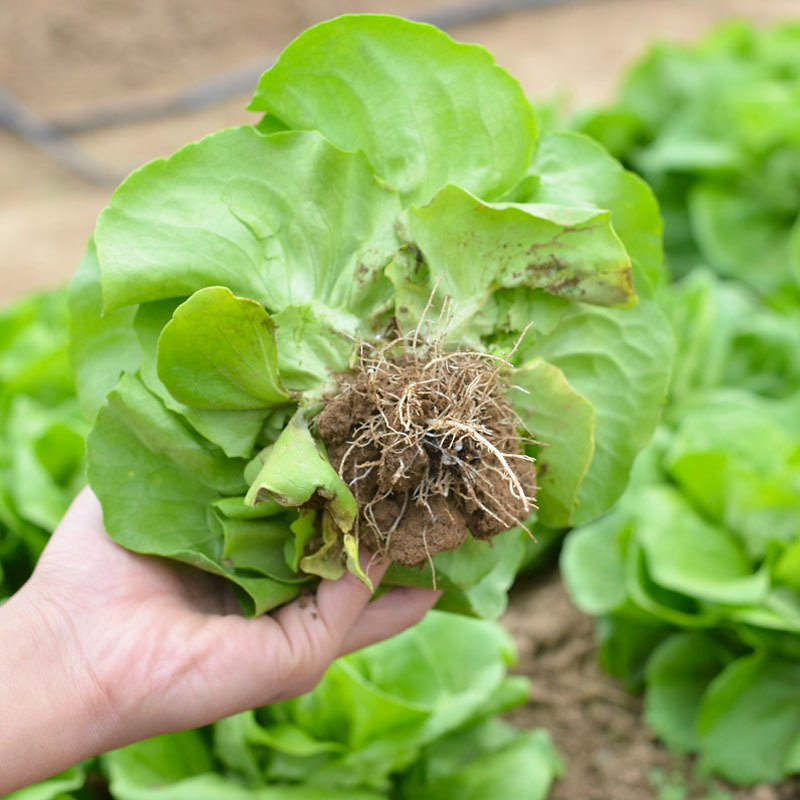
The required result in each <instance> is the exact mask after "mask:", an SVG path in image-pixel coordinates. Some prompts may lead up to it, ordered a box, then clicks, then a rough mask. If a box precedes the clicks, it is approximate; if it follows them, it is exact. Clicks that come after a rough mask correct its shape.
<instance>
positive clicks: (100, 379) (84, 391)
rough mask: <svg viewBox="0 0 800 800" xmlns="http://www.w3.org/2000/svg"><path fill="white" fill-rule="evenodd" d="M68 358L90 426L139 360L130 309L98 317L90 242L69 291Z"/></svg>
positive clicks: (99, 287)
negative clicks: (118, 384) (111, 394)
mask: <svg viewBox="0 0 800 800" xmlns="http://www.w3.org/2000/svg"><path fill="white" fill-rule="evenodd" d="M69 307H70V344H69V350H70V358H71V360H72V366H73V368H74V369H75V381H76V384H77V387H78V399H79V400H80V403H81V408H82V409H83V413H84V415H85V417H86V419H88V420H89V421H90V422H91V421H93V420H94V418H95V417H96V416H97V412H98V411H99V410H100V406H102V405H103V402H104V401H105V398H106V395H107V394H108V393H109V392H110V391H111V390H112V389H113V388H114V387H115V386H116V385H117V382H118V381H119V379H120V376H121V375H122V373H123V372H125V371H134V370H135V369H136V368H137V367H138V366H139V363H140V361H141V358H142V353H141V348H140V347H139V342H138V341H137V338H136V334H135V332H134V329H133V319H134V316H135V314H136V309H132V308H126V309H122V310H120V311H115V312H111V313H106V314H103V296H102V283H101V275H100V264H99V262H98V260H97V248H96V246H95V242H94V237H92V238H91V239H90V240H89V244H88V246H87V248H86V253H85V254H84V256H83V259H82V260H81V263H80V266H79V267H78V272H77V274H76V275H75V277H74V278H73V280H72V284H71V285H70V289H69Z"/></svg>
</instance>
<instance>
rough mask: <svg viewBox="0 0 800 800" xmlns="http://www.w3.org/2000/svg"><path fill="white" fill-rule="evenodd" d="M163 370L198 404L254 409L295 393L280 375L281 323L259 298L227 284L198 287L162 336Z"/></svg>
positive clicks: (182, 395)
mask: <svg viewBox="0 0 800 800" xmlns="http://www.w3.org/2000/svg"><path fill="white" fill-rule="evenodd" d="M158 375H159V377H160V378H161V380H162V381H163V383H164V385H165V386H166V387H167V389H168V390H169V392H170V394H171V395H172V396H173V397H174V398H175V399H176V400H178V401H179V402H182V403H186V404H187V405H190V406H193V407H194V408H214V409H231V410H237V411H249V410H255V409H259V408H264V407H269V406H273V405H280V404H281V403H284V402H286V401H287V400H288V399H289V394H288V392H287V391H286V389H284V387H283V386H282V385H281V382H280V378H279V376H278V353H277V345H276V341H275V323H274V322H273V320H272V318H271V317H270V315H269V314H267V312H266V311H264V307H263V306H261V305H259V304H258V303H256V302H255V301H254V300H248V299H246V298H241V297H235V296H234V295H233V293H232V292H230V291H229V290H228V289H226V288H225V287H223V286H216V287H214V286H211V287H209V288H207V289H201V290H200V291H199V292H195V293H194V294H193V295H192V296H191V297H190V298H189V299H188V300H187V301H186V302H185V303H183V304H182V305H180V306H178V307H177V308H176V309H175V313H174V314H173V315H172V319H171V320H170V321H169V322H168V323H167V324H166V325H165V326H164V329H163V330H162V331H161V336H160V338H159V340H158Z"/></svg>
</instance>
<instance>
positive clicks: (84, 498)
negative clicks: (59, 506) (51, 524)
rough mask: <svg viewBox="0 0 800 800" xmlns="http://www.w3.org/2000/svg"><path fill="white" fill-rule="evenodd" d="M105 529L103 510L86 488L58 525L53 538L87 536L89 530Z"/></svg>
mask: <svg viewBox="0 0 800 800" xmlns="http://www.w3.org/2000/svg"><path fill="white" fill-rule="evenodd" d="M97 528H99V529H101V530H102V528H103V509H102V508H101V507H100V501H99V500H98V499H97V497H96V496H95V494H94V492H93V491H92V490H91V489H90V488H89V487H88V486H84V488H83V489H81V491H80V492H78V495H77V496H76V497H75V499H74V500H73V501H72V503H71V504H70V507H69V508H68V509H67V513H66V514H64V516H63V517H62V519H61V522H59V523H58V526H57V527H56V529H55V531H54V532H53V537H56V536H59V535H60V536H64V534H65V533H66V534H69V535H75V534H85V532H86V531H87V530H91V529H97Z"/></svg>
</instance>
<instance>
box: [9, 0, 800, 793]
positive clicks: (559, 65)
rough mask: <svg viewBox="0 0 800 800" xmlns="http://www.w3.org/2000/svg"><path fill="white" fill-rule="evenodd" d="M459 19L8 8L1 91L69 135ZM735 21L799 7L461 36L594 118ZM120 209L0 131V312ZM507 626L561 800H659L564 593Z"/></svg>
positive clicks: (727, 0) (158, 138)
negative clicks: (158, 102) (298, 42)
mask: <svg viewBox="0 0 800 800" xmlns="http://www.w3.org/2000/svg"><path fill="white" fill-rule="evenodd" d="M460 1H461V2H466V0H405V2H391V0H372V1H370V0H350V2H345V0H325V1H323V0H271V1H270V2H268V3H252V2H250V1H249V0H228V2H226V3H224V4H222V3H213V2H211V1H210V0H170V2H168V3H167V2H164V0H71V2H69V3H52V2H48V0H3V2H2V3H0V85H2V86H4V87H5V88H6V89H8V90H9V91H10V92H11V93H12V94H13V95H15V96H16V97H17V98H18V99H19V100H21V101H22V102H23V103H25V104H26V105H27V106H28V107H29V108H31V109H32V110H34V111H36V112H37V113H39V114H41V115H43V116H48V117H53V118H56V117H62V118H63V117H66V116H68V115H70V114H75V113H79V112H81V110H83V109H87V108H93V107H94V106H95V105H96V104H98V103H99V104H104V103H122V104H125V103H129V102H137V101H141V100H143V99H152V98H154V97H159V96H163V95H164V93H165V92H170V91H174V90H177V89H180V88H183V87H185V86H187V85H191V84H194V83H196V82H199V81H202V80H204V79H207V78H210V77H213V76H217V75H220V74H222V73H226V72H228V71H232V70H236V69H240V68H243V67H247V66H250V65H252V64H254V63H261V62H264V61H266V60H267V58H268V57H269V56H270V55H272V54H274V53H275V52H277V51H278V50H280V49H281V48H282V47H283V46H284V45H285V44H286V43H287V42H288V41H289V40H290V39H291V38H293V37H294V36H295V35H296V34H298V33H299V32H300V31H301V30H303V29H304V28H305V27H307V26H308V25H310V24H312V23H313V22H316V21H318V20H320V19H323V18H326V17H330V16H334V15H335V14H338V13H342V12H345V11H388V12H394V13H407V14H408V13H413V12H414V11H415V10H416V11H418V10H421V9H425V10H428V9H430V8H431V7H435V6H439V7H441V6H443V5H450V4H458V2H460ZM733 15H739V16H744V17H747V18H749V19H753V20H756V21H758V22H764V23H766V22H770V21H774V20H778V19H784V18H788V17H790V16H795V17H798V16H800V6H798V2H797V0H584V2H577V3H572V4H565V5H561V6H554V7H551V8H543V9H539V10H531V11H526V12H519V13H516V14H510V15H506V16H503V17H498V18H496V19H494V20H491V21H488V22H483V23H480V24H476V25H468V26H461V27H460V28H456V29H454V30H453V31H452V33H453V35H454V36H455V37H456V38H457V39H460V40H463V41H473V42H479V43H482V44H484V45H486V46H487V47H489V48H490V49H491V50H492V51H493V52H494V53H495V54H496V56H497V59H498V61H499V62H500V63H501V64H502V65H503V66H505V67H507V68H508V69H509V70H511V71H512V72H513V73H514V74H515V75H517V77H519V79H520V80H521V82H522V84H523V86H524V87H525V89H526V90H527V91H528V92H529V93H530V94H531V96H534V97H538V98H542V97H550V96H551V95H553V94H554V93H556V92H562V93H564V94H565V95H566V96H567V97H571V98H572V99H573V100H574V102H575V103H578V104H585V103H591V102H601V101H604V100H606V99H607V98H608V97H610V95H611V94H612V92H613V87H614V86H615V84H616V82H617V80H618V75H619V73H620V70H621V69H622V68H623V66H624V65H625V64H627V63H628V62H630V61H631V60H632V59H633V58H634V57H635V56H636V55H637V54H638V53H639V52H640V51H641V49H642V48H643V47H644V45H645V43H646V42H647V41H650V40H652V39H654V38H678V39H684V40H685V39H690V38H694V37H696V36H698V35H700V34H701V33H702V32H703V31H704V30H706V29H707V28H708V27H710V26H711V25H712V24H714V23H716V22H718V21H720V20H722V19H725V18H728V17H730V16H733ZM246 101H247V95H242V96H239V97H234V98H231V99H230V100H229V101H226V102H225V103H222V104H220V105H218V106H215V107H212V108H208V109H205V110H203V111H198V112H195V113H191V114H182V115H180V116H176V117H171V118H168V119H162V120H157V121H151V122H146V123H137V124H129V125H124V126H120V127H116V128H109V129H102V130H97V131H94V132H91V133H84V134H80V135H77V136H76V137H75V142H76V143H77V144H78V145H80V146H81V147H82V148H84V149H85V150H86V151H87V152H89V153H91V154H92V155H93V156H94V157H95V158H97V159H100V160H101V161H103V162H104V163H105V164H107V165H109V166H110V167H114V168H116V169H119V170H121V171H125V170H128V169H130V168H132V167H133V166H135V165H137V164H141V163H144V162H145V161H147V160H150V159H152V158H156V157H160V156H165V155H168V154H169V153H171V152H172V151H173V150H175V149H176V148H177V147H179V146H180V145H182V144H184V143H185V142H187V141H190V140H193V139H197V138H199V137H201V136H203V135H205V134H207V133H209V132H211V131H213V130H216V129H218V128H221V127H225V126H228V125H235V124H240V123H242V122H246V121H249V115H248V114H247V113H246V112H245V111H244V110H243V107H244V105H245V103H246ZM110 191H111V189H110V188H109V187H97V186H89V185H87V184H85V183H84V182H82V181H81V180H80V179H79V178H77V177H75V176H74V175H72V174H71V173H69V172H67V171H65V170H64V169H62V168H61V167H59V166H58V165H56V164H55V163H53V162H52V161H51V160H50V159H49V158H48V157H47V156H45V155H43V154H42V153H41V152H39V151H38V150H36V149H35V148H33V147H31V146H30V145H29V144H26V143H25V142H22V141H20V140H19V139H17V138H16V137H14V136H13V135H11V134H10V133H9V132H8V131H6V130H4V129H0V302H4V301H8V300H11V299H13V298H15V297H17V296H19V295H20V294H21V293H23V292H26V291H30V290H33V289H36V288H41V287H45V286H53V285H58V284H60V283H63V282H64V281H66V280H67V279H68V278H69V277H70V276H71V275H72V274H73V272H74V270H75V267H76V265H77V262H78V260H79V258H80V254H81V252H82V250H83V247H84V245H85V242H86V239H87V237H88V236H89V234H90V233H91V230H92V227H93V225H94V220H95V217H96V215H97V213H98V212H99V211H100V210H101V209H102V207H103V206H104V205H105V204H106V203H107V201H108V197H109V195H110ZM505 623H506V624H507V625H508V627H509V628H510V629H511V630H512V632H513V633H514V635H515V636H516V638H517V641H518V643H519V647H520V654H521V664H520V669H521V670H522V671H524V672H526V673H527V674H529V675H530V676H531V677H532V678H533V681H534V686H535V694H534V697H533V699H532V701H531V702H530V703H529V704H527V705H526V706H525V707H524V708H523V709H521V710H520V711H519V712H517V714H516V715H515V717H514V718H515V720H516V721H517V722H519V723H522V724H525V725H541V726H544V727H546V728H548V729H549V730H550V731H551V732H552V734H553V736H554V738H555V740H556V742H557V744H558V746H559V747H560V749H561V752H562V753H563V754H564V756H565V757H566V759H567V763H568V771H567V775H566V776H565V778H564V779H562V780H561V781H560V782H559V783H558V784H557V786H556V788H555V789H554V792H553V794H552V798H553V800H647V798H655V797H656V793H655V792H654V790H653V789H652V787H651V785H650V783H649V781H648V777H647V775H648V772H649V770H650V769H651V768H653V767H660V768H662V769H664V770H668V771H669V770H671V769H673V762H672V760H671V759H670V757H669V756H668V755H667V754H666V753H664V751H663V750H662V749H661V748H659V747H658V745H657V744H656V743H655V742H654V741H653V740H652V738H651V737H650V735H649V733H648V731H647V729H646V727H645V725H644V722H643V721H642V719H641V716H640V712H641V705H640V701H639V700H638V699H637V698H633V697H631V696H629V695H627V694H625V693H624V692H623V691H622V690H621V689H620V688H619V686H617V685H616V684H615V683H614V682H613V681H611V680H609V679H608V678H606V677H604V676H603V675H602V673H601V672H600V670H599V668H598V667H597V665H596V660H595V654H594V640H593V635H592V623H591V621H590V620H589V619H588V618H586V617H585V616H583V615H582V614H581V613H580V612H578V611H577V610H576V609H575V608H574V607H572V606H571V604H570V603H569V601H568V599H567V597H566V594H565V592H564V589H563V586H562V585H561V583H560V581H559V580H558V577H557V575H556V574H550V575H548V576H546V577H545V578H542V579H539V580H538V581H535V582H533V583H529V584H527V585H525V586H523V587H520V588H519V589H517V590H516V591H515V593H514V596H513V598H512V603H511V609H510V611H509V612H508V614H507V616H506V617H505ZM702 796H703V795H702V792H700V793H697V792H695V795H694V797H697V798H699V797H702ZM736 797H737V798H738V800H745V798H750V800H791V798H800V789H798V787H797V786H796V785H792V786H786V787H782V788H781V789H774V788H771V787H756V788H753V789H749V790H746V791H745V792H740V793H739V794H738V795H736ZM492 800H495V799H494V798H493V799H492ZM497 800H505V799H500V798H498V799H497Z"/></svg>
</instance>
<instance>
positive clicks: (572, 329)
mask: <svg viewBox="0 0 800 800" xmlns="http://www.w3.org/2000/svg"><path fill="white" fill-rule="evenodd" d="M527 352H528V353H529V354H530V355H533V356H540V357H542V358H543V359H544V360H545V361H547V362H549V363H550V364H552V365H553V366H555V367H557V368H558V369H560V370H561V371H562V372H563V373H564V375H565V376H566V378H567V380H568V381H569V383H570V384H571V385H572V387H573V388H574V389H575V390H576V391H577V392H579V393H580V394H581V395H583V396H584V397H585V398H586V399H587V400H588V401H589V402H590V403H591V404H592V405H593V406H594V409H595V414H596V417H595V447H594V456H593V458H592V461H591V464H590V465H589V469H588V472H587V473H586V477H585V478H584V479H583V482H582V483H581V485H580V488H579V490H578V504H577V507H576V508H575V509H574V511H573V513H572V515H571V518H570V522H571V524H573V525H580V524H581V523H583V522H588V521H590V520H592V519H594V518H595V517H597V516H598V515H599V514H601V513H603V512H604V511H606V510H607V509H608V508H609V507H610V506H611V505H612V504H613V503H614V501H615V500H616V499H617V498H618V497H619V496H620V494H622V491H623V489H624V488H625V484H626V483H627V480H628V474H629V472H630V469H631V465H632V464H633V460H634V458H635V457H636V455H637V453H638V452H639V451H640V450H641V449H642V448H643V447H644V445H645V444H646V443H647V442H648V441H649V439H650V437H651V436H652V435H653V431H654V430H655V427H656V423H657V422H658V417H659V411H660V403H661V402H662V399H663V398H664V396H665V394H666V390H667V383H668V380H669V374H670V369H671V365H672V358H673V352H674V340H673V337H672V333H671V331H670V330H669V326H668V325H667V324H666V321H665V320H664V318H663V316H662V314H661V312H660V311H659V310H658V308H657V306H656V305H655V303H654V301H652V300H647V299H640V301H639V304H638V305H637V307H636V308H634V309H630V310H627V311H612V310H606V309H601V308H594V307H592V306H586V305H582V306H575V307H574V308H570V309H569V310H567V311H566V312H565V314H564V316H563V318H562V321H561V322H560V324H559V326H558V327H557V328H556V330H554V331H553V333H551V334H549V335H547V336H542V337H541V338H540V339H538V340H537V341H536V342H535V344H534V345H533V347H531V348H530V349H529V350H528V351H527ZM534 433H536V432H535V431H534Z"/></svg>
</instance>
